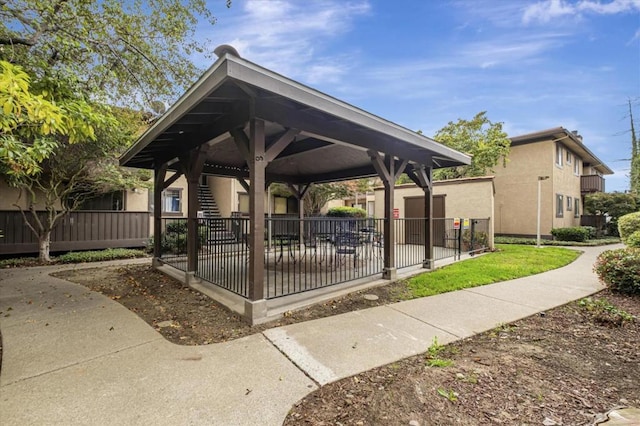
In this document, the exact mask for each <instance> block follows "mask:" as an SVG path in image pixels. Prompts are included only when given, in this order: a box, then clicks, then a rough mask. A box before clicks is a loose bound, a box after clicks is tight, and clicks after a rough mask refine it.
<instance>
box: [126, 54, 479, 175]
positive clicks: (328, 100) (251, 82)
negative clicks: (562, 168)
mask: <svg viewBox="0 0 640 426" xmlns="http://www.w3.org/2000/svg"><path fill="white" fill-rule="evenodd" d="M252 118H259V119H262V120H264V122H265V137H266V147H267V149H269V147H270V146H271V145H273V144H276V143H282V141H279V139H280V138H281V137H282V136H283V135H284V138H283V139H291V138H290V136H291V135H295V137H294V139H293V141H292V142H290V143H289V144H288V145H286V144H284V145H282V146H285V147H284V149H278V150H277V152H278V154H277V155H276V156H275V158H273V159H270V160H271V161H270V162H269V163H268V165H267V168H266V176H267V180H269V181H271V182H276V181H279V182H288V183H310V182H326V181H335V180H344V179H353V178H360V177H367V176H375V175H377V173H376V171H375V169H374V167H373V165H372V162H371V158H370V151H375V152H379V153H382V154H386V155H392V156H394V157H395V158H396V159H397V160H398V161H401V160H407V161H408V162H409V166H408V167H409V168H411V167H415V166H416V165H426V166H430V165H432V166H433V168H442V167H451V166H458V165H465V164H469V162H470V160H471V159H470V157H469V156H468V155H465V154H462V153H460V152H458V151H455V150H453V149H450V148H448V147H445V146H444V145H441V144H439V143H437V142H435V141H434V140H432V139H430V138H427V137H425V136H422V135H420V134H418V133H415V132H413V131H411V130H409V129H406V128H403V127H401V126H399V125H397V124H394V123H392V122H390V121H387V120H384V119H382V118H380V117H377V116H375V115H372V114H370V113H367V112H366V111H363V110H361V109H358V108H355V107H353V106H351V105H349V104H347V103H344V102H342V101H340V100H337V99H335V98H332V97H330V96H327V95H325V94H323V93H321V92H318V91H316V90H313V89H311V88H309V87H306V86H304V85H302V84H300V83H297V82H295V81H293V80H290V79H288V78H285V77H283V76H281V75H279V74H276V73H274V72H272V71H269V70H267V69H264V68H262V67H260V66H258V65H256V64H254V63H252V62H249V61H247V60H245V59H242V58H240V57H238V56H235V55H233V54H231V53H228V52H227V53H225V54H223V55H222V56H221V57H220V58H219V59H218V60H217V61H216V62H215V63H214V64H213V66H212V67H211V68H210V69H209V70H208V71H207V72H206V73H205V74H204V75H203V76H202V77H201V78H200V79H199V80H198V81H197V82H196V83H195V84H194V85H193V86H192V87H191V88H190V89H189V90H188V91H187V92H186V93H185V94H184V95H183V96H182V97H181V98H180V99H179V100H178V102H176V103H175V104H174V105H173V106H172V107H171V108H170V109H169V110H168V111H167V112H166V113H165V114H163V115H162V116H161V117H160V118H159V119H158V120H157V121H156V122H155V123H154V124H153V126H152V127H151V128H149V130H147V132H146V133H145V134H144V135H142V136H141V137H140V139H139V140H138V141H137V142H136V143H135V144H134V145H133V146H132V147H131V148H130V149H129V150H128V151H127V152H126V153H125V154H124V155H123V156H122V158H121V159H120V164H122V165H124V166H129V167H137V168H145V169H152V168H154V166H158V165H160V164H165V163H171V162H172V160H174V159H175V158H179V157H180V156H183V155H185V154H186V153H187V152H189V151H190V150H193V149H194V148H198V147H200V146H202V145H205V152H206V154H205V163H204V168H203V173H205V174H210V175H218V176H232V177H244V178H248V177H249V169H248V167H247V164H246V160H245V158H246V157H245V155H244V154H243V152H242V151H241V149H239V147H238V144H237V143H236V141H235V140H234V135H235V136H237V134H238V133H237V132H238V130H239V129H241V130H243V131H244V133H245V135H248V134H249V120H250V119H252ZM287 136H288V137H287ZM169 169H171V166H169Z"/></svg>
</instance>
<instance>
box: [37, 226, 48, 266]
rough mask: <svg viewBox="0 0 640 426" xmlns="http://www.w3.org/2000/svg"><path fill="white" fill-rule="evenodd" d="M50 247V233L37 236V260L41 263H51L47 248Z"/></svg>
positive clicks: (46, 232)
mask: <svg viewBox="0 0 640 426" xmlns="http://www.w3.org/2000/svg"><path fill="white" fill-rule="evenodd" d="M50 245H51V231H45V232H43V233H42V234H41V235H38V258H39V260H40V262H42V263H49V262H51V256H50V255H49V246H50Z"/></svg>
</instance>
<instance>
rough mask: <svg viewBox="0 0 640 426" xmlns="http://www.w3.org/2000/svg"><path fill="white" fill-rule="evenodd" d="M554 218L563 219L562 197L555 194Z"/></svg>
mask: <svg viewBox="0 0 640 426" xmlns="http://www.w3.org/2000/svg"><path fill="white" fill-rule="evenodd" d="M556 217H564V197H563V196H562V194H556Z"/></svg>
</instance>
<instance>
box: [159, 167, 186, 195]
mask: <svg viewBox="0 0 640 426" xmlns="http://www.w3.org/2000/svg"><path fill="white" fill-rule="evenodd" d="M182 174H183V173H182V171H181V170H179V171H175V172H174V173H173V175H172V176H171V177H170V178H169V179H167V180H166V181H164V182H163V183H162V190H163V191H164V190H165V189H167V188H168V187H169V186H171V184H172V183H174V182H175V181H177V180H178V179H180V176H182Z"/></svg>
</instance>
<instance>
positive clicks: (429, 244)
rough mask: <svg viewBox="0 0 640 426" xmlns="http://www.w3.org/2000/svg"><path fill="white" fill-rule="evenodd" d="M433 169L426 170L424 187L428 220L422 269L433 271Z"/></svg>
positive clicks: (425, 211) (425, 229) (425, 209)
mask: <svg viewBox="0 0 640 426" xmlns="http://www.w3.org/2000/svg"><path fill="white" fill-rule="evenodd" d="M432 170H433V169H432V168H431V167H428V168H427V169H426V170H424V179H425V181H426V182H425V183H426V185H425V186H423V188H422V190H423V191H424V215H425V219H426V223H425V227H424V261H423V262H422V267H423V268H427V269H433V267H434V260H433V185H432V183H433V179H432V178H433V176H432Z"/></svg>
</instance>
